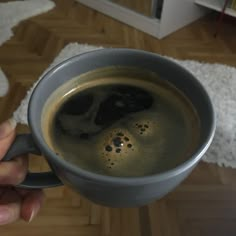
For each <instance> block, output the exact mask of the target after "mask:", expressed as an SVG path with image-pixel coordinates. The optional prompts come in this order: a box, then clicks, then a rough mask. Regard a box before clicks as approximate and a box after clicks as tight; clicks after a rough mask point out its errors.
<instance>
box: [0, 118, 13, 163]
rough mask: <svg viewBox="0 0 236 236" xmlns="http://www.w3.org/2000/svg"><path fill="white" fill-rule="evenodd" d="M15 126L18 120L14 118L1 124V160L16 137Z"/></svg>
mask: <svg viewBox="0 0 236 236" xmlns="http://www.w3.org/2000/svg"><path fill="white" fill-rule="evenodd" d="M15 127H16V122H15V120H13V119H9V120H7V121H5V122H3V123H2V124H0V160H1V159H2V158H3V156H4V155H5V154H6V152H7V150H8V149H9V147H10V145H11V144H12V142H13V140H14V138H15Z"/></svg>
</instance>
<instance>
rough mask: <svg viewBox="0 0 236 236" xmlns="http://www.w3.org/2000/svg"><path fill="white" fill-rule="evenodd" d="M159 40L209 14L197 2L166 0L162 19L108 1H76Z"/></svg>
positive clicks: (193, 0)
mask: <svg viewBox="0 0 236 236" xmlns="http://www.w3.org/2000/svg"><path fill="white" fill-rule="evenodd" d="M76 1H78V2H80V3H82V4H84V5H86V6H88V7H91V8H93V9H95V10H97V11H99V12H102V13H103V14H106V15H108V16H110V17H113V18H114V19H116V20H119V21H121V22H123V23H126V24H128V25H131V26H133V27H135V28H137V29H139V30H141V31H143V32H146V33H148V34H150V35H152V36H154V37H157V38H159V39H161V38H163V37H165V36H167V35H168V34H170V33H172V32H174V31H176V30H178V29H180V28H182V27H184V26H186V25H188V24H190V23H191V22H193V21H195V20H197V19H199V18H200V17H202V16H204V15H205V14H206V13H208V12H209V10H207V9H206V8H204V7H201V6H199V5H197V4H195V0H164V2H163V6H162V12H161V17H160V19H157V18H151V17H146V16H144V15H141V14H139V13H137V12H135V11H132V10H130V9H127V8H125V7H122V6H119V5H117V4H114V3H113V2H111V1H108V0H76Z"/></svg>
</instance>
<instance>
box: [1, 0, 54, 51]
mask: <svg viewBox="0 0 236 236" xmlns="http://www.w3.org/2000/svg"><path fill="white" fill-rule="evenodd" d="M54 7H55V3H54V2H52V1H51V0H26V1H14V2H7V3H0V46H1V45H2V44H3V43H5V42H6V41H7V40H9V39H10V38H11V37H12V36H13V32H12V28H13V27H15V26H16V25H18V24H19V23H20V22H21V21H22V20H25V19H28V18H30V17H32V16H36V15H38V14H42V13H45V12H47V11H49V10H51V9H53V8H54Z"/></svg>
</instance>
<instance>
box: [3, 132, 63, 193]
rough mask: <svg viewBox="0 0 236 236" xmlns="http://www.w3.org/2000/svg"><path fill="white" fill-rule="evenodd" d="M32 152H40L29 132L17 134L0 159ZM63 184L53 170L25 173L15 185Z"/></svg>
mask: <svg viewBox="0 0 236 236" xmlns="http://www.w3.org/2000/svg"><path fill="white" fill-rule="evenodd" d="M27 153H32V154H36V155H40V154H41V152H40V150H39V149H38V147H37V146H36V144H35V143H34V141H33V137H32V135H31V134H20V135H17V136H16V138H15V140H14V142H13V144H12V145H11V147H10V149H9V150H8V152H7V153H6V155H5V156H4V157H3V159H2V161H10V160H11V159H13V158H14V157H17V156H20V155H22V154H27ZM60 185H63V183H62V182H61V181H60V180H59V178H58V177H57V176H56V175H55V174H54V173H53V172H43V173H27V175H26V178H25V180H24V181H23V182H22V183H20V184H19V185H17V187H21V188H31V189H39V188H49V187H56V186H60Z"/></svg>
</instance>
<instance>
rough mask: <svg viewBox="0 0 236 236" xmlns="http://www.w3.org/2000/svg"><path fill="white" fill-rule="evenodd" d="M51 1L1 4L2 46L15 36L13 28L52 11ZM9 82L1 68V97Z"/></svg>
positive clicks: (0, 33) (0, 30)
mask: <svg viewBox="0 0 236 236" xmlns="http://www.w3.org/2000/svg"><path fill="white" fill-rule="evenodd" d="M54 6H55V4H54V2H52V1H50V0H25V1H13V2H4V3H0V46H1V45H2V44H3V43H4V42H6V41H7V40H9V39H10V38H11V37H12V36H13V32H12V28H13V27H14V26H16V25H17V24H18V23H19V22H20V21H22V20H25V19H28V18H29V17H32V16H35V15H38V14H41V13H43V12H47V11H49V10H51V9H52V8H53V7H54ZM8 87H9V84H8V80H7V78H6V76H5V75H4V73H3V71H2V70H1V68H0V97H2V96H4V95H5V94H6V93H7V91H8Z"/></svg>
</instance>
